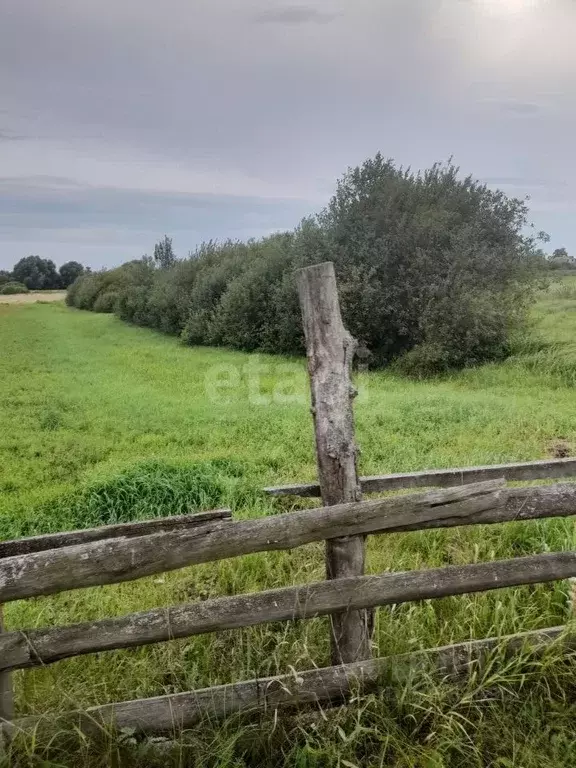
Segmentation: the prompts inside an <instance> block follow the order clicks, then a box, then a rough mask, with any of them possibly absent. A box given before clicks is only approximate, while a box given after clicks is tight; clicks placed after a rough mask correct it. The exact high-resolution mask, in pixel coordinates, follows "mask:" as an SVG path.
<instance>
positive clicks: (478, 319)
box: [67, 155, 543, 373]
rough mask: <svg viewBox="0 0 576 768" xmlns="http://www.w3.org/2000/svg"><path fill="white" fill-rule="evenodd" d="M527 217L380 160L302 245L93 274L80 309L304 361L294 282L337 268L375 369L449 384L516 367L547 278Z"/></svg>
mask: <svg viewBox="0 0 576 768" xmlns="http://www.w3.org/2000/svg"><path fill="white" fill-rule="evenodd" d="M527 213H528V212H527V208H526V206H525V204H524V202H522V201H519V200H515V199H510V198H508V197H506V196H505V195H504V194H503V193H502V192H499V191H493V190H490V189H488V188H487V187H486V186H485V185H483V184H481V183H479V182H477V181H475V180H474V179H472V178H471V177H468V178H461V176H460V175H459V173H458V169H457V168H456V167H454V166H453V165H452V164H447V165H442V166H440V165H435V166H434V167H433V168H431V169H430V170H428V171H426V172H423V173H418V174H414V173H412V172H410V171H409V170H404V169H402V168H397V167H396V166H395V165H394V164H393V162H391V161H388V160H385V159H384V158H383V157H382V156H381V155H377V156H376V157H375V158H373V159H371V160H368V161H366V162H365V163H364V164H363V165H362V166H361V167H358V168H356V169H353V170H349V171H348V172H347V173H346V175H345V176H344V177H343V179H342V180H341V181H340V182H339V183H338V187H337V190H336V194H335V195H334V197H333V198H332V200H331V201H330V203H329V205H328V207H327V208H326V209H325V210H324V211H323V212H322V213H321V214H319V215H318V216H316V217H312V218H310V219H306V220H304V221H303V222H302V223H301V224H300V226H299V227H297V228H296V230H294V231H293V232H286V233H279V234H276V235H273V236H270V237H266V238H263V239H261V240H251V241H248V242H246V243H242V242H225V243H223V244H217V243H213V242H211V243H207V244H204V245H202V246H201V247H200V248H198V249H197V250H196V251H195V252H194V253H192V254H190V257H189V258H187V259H185V260H182V261H178V262H176V263H175V264H173V265H171V266H169V267H167V268H158V267H157V265H156V264H155V262H154V260H153V259H150V258H148V257H144V258H143V259H142V260H140V261H132V262H128V263H127V264H124V265H122V266H121V267H118V268H116V269H112V270H108V271H103V272H98V273H94V274H87V275H84V276H81V277H80V278H79V279H78V280H76V282H75V283H74V284H73V285H72V286H71V287H70V289H69V291H68V296H67V302H68V304H69V305H70V306H73V307H78V308H80V309H88V310H93V311H96V312H114V313H116V314H117V315H118V316H119V317H120V318H122V319H123V320H126V321H129V322H131V323H136V324H138V325H142V326H147V327H150V328H157V329H159V330H161V331H163V332H165V333H170V334H176V335H179V336H180V337H181V339H182V340H183V341H184V342H185V343H187V344H192V345H196V344H208V345H223V346H228V347H233V348H237V349H244V350H249V351H252V350H262V351H265V352H282V353H299V352H301V351H302V349H303V338H302V327H301V320H300V313H299V307H298V298H297V293H296V286H295V280H294V274H293V273H294V270H295V269H297V268H298V267H302V266H305V265H309V264H313V263H318V262H321V261H327V260H331V261H333V262H334V263H335V267H336V272H337V277H338V285H339V292H340V300H341V304H342V312H343V316H344V321H345V323H346V325H347V327H348V328H349V330H350V331H351V332H352V333H353V334H354V335H355V336H356V337H357V338H358V339H360V340H362V342H363V343H364V344H365V345H367V346H368V348H369V349H370V350H371V352H372V354H373V362H374V363H375V364H377V365H383V364H389V363H391V362H394V363H395V365H398V366H400V367H402V368H403V369H404V370H406V371H409V372H413V373H427V372H440V371H445V370H448V369H450V368H455V367H462V366H467V365H473V364H477V363H480V362H483V361H486V360H492V359H498V358H502V357H504V356H506V355H507V354H508V352H509V349H510V340H511V338H512V336H513V333H514V331H515V330H516V329H517V328H518V327H520V326H521V325H522V322H523V320H524V318H525V312H526V308H527V306H528V304H529V302H530V300H531V298H532V296H533V291H534V288H535V286H536V285H537V281H538V279H539V277H540V276H541V274H542V268H543V258H542V254H541V252H540V251H538V250H537V247H536V239H534V238H531V237H528V236H526V235H525V234H524V232H525V228H526V225H527Z"/></svg>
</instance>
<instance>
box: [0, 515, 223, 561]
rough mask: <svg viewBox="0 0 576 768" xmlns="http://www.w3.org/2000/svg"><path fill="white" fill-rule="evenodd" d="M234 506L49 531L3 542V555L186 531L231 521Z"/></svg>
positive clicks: (26, 553)
mask: <svg viewBox="0 0 576 768" xmlns="http://www.w3.org/2000/svg"><path fill="white" fill-rule="evenodd" d="M231 518H232V510H231V509H214V510H211V511H209V512H191V513H190V514H188V515H171V516H170V517H158V518H154V519H153V520H135V521H132V522H129V523H116V524H114V525H101V526H99V527H98V528H82V529H80V530H77V531H66V532H64V533H46V534H43V535H41V536H29V537H26V538H24V539H12V540H9V541H0V558H2V557H14V556H15V555H29V554H31V553H33V552H45V551H46V550H48V549H60V548H61V547H70V546H73V545H75V544H88V543H90V542H91V541H102V540H103V539H119V538H133V537H135V536H145V535H147V534H152V533H165V532H166V531H173V530H185V529H187V528H196V527H197V526H199V525H203V524H204V523H208V522H211V521H215V520H221V521H225V520H230V519H231Z"/></svg>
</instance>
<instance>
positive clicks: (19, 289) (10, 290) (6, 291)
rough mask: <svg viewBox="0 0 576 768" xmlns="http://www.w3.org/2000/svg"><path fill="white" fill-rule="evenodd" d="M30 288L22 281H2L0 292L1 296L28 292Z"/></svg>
mask: <svg viewBox="0 0 576 768" xmlns="http://www.w3.org/2000/svg"><path fill="white" fill-rule="evenodd" d="M29 292H30V289H29V288H27V287H26V286H25V285H24V284H23V283H16V282H10V283H4V285H1V286H0V294H1V295H2V296H12V295H14V294H17V293H29Z"/></svg>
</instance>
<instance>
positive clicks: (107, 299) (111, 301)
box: [92, 291, 118, 312]
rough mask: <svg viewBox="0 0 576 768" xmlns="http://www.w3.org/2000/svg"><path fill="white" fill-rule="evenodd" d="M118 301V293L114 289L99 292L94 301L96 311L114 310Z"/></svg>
mask: <svg viewBox="0 0 576 768" xmlns="http://www.w3.org/2000/svg"><path fill="white" fill-rule="evenodd" d="M117 303H118V294H117V293H115V292H114V291H108V292H107V293H99V294H98V296H97V297H96V300H95V301H94V305H93V307H92V309H93V310H94V312H114V310H115V309H116V304H117Z"/></svg>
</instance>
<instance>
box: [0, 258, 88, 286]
mask: <svg viewBox="0 0 576 768" xmlns="http://www.w3.org/2000/svg"><path fill="white" fill-rule="evenodd" d="M85 271H86V270H85V268H84V267H83V266H82V264H80V263H79V262H77V261H67V262H66V264H62V266H61V267H60V269H56V264H54V262H53V261H52V260H51V259H43V258H41V257H40V256H25V257H24V258H23V259H20V261H18V262H17V263H16V265H15V266H14V268H13V269H12V271H7V270H4V269H0V292H2V289H3V288H4V289H5V290H6V292H7V293H10V292H11V291H10V288H13V289H14V290H16V289H22V290H29V291H42V290H55V289H59V288H60V289H64V288H68V286H69V285H72V283H73V282H74V280H76V278H77V277H79V276H80V275H82V274H84V272H85ZM5 286H8V289H6V288H5Z"/></svg>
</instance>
